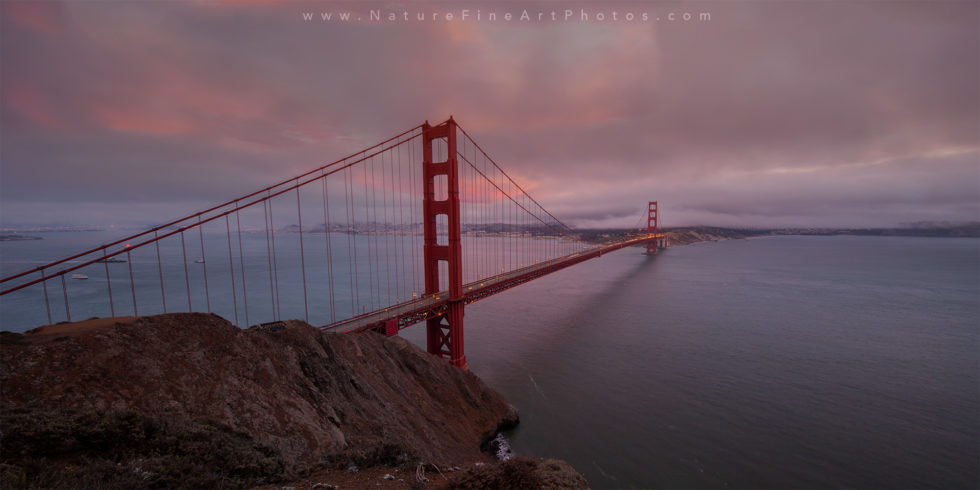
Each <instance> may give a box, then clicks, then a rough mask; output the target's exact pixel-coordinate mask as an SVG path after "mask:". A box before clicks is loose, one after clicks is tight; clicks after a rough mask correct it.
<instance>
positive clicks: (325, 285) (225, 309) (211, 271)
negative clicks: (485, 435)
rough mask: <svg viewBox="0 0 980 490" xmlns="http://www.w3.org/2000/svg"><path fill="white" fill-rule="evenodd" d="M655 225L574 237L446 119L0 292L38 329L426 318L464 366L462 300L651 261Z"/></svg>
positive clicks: (355, 323) (432, 333)
mask: <svg viewBox="0 0 980 490" xmlns="http://www.w3.org/2000/svg"><path fill="white" fill-rule="evenodd" d="M659 218H660V217H659V210H658V206H657V203H656V202H650V203H649V204H648V206H647V207H646V209H645V213H644V217H643V219H645V221H646V229H638V230H636V232H635V233H634V234H631V235H629V236H627V237H626V238H624V239H621V240H619V241H616V242H613V243H603V244H598V243H589V242H586V241H583V240H582V239H581V236H580V234H579V233H578V232H576V231H575V230H573V229H572V228H570V227H569V226H567V225H566V224H565V223H563V222H562V221H561V220H559V219H558V218H556V217H555V216H554V215H553V214H551V213H550V212H549V211H548V210H547V209H545V208H544V207H543V206H542V205H541V204H540V203H539V202H538V201H536V200H535V199H534V198H533V197H531V196H530V195H529V194H528V193H527V192H526V190H525V189H524V188H523V187H521V186H520V185H519V184H518V183H517V182H515V181H514V179H512V178H511V177H510V176H509V175H508V174H507V173H506V172H504V170H503V169H502V168H501V167H500V166H499V165H498V164H497V162H495V161H494V160H493V159H492V158H490V156H489V155H488V154H487V153H486V152H485V151H484V150H483V148H481V147H480V146H479V145H478V144H477V143H476V142H475V141H474V140H473V138H472V137H471V136H470V135H469V133H467V132H466V131H465V130H464V129H463V128H462V127H460V126H459V125H458V124H457V123H456V121H454V120H453V119H452V118H449V119H448V120H447V121H445V122H442V123H441V124H438V125H435V126H430V125H429V124H428V123H425V124H422V125H419V126H416V127H414V128H411V129H409V130H407V131H405V132H403V133H401V134H398V135H397V136H394V137H392V138H389V139H387V140H385V141H382V142H381V143H378V144H376V145H374V146H371V147H369V148H366V149H364V150H362V151H360V152H358V153H355V154H352V155H349V156H347V157H345V158H342V159H340V160H337V161H334V162H331V163H329V164H326V165H323V166H321V167H319V168H316V169H314V170H311V171H309V172H306V173H304V174H302V175H298V176H296V177H293V178H291V179H288V180H284V181H282V182H279V183H277V184H274V185H271V186H269V187H266V188H263V189H260V190H258V191H255V192H252V193H250V194H246V195H244V196H242V197H239V198H237V199H235V200H232V201H228V202H225V203H223V204H220V205H217V206H213V207H211V208H208V209H205V210H203V211H200V212H197V213H194V214H191V215H189V216H185V217H183V218H180V219H177V220H173V221H170V222H167V223H164V224H161V225H158V226H154V227H152V228H149V229H147V230H145V231H142V232H140V233H137V234H134V235H130V236H127V237H125V238H121V239H119V240H115V241H112V242H111V243H106V244H103V245H101V246H98V247H95V248H92V249H90V250H86V251H84V252H81V253H77V254H74V255H71V256H68V257H65V258H62V259H59V260H55V261H52V262H49V263H45V264H43V265H38V266H36V267H33V268H29V269H27V270H24V271H22V272H19V273H16V274H12V275H9V276H7V277H4V278H3V279H0V288H2V290H0V299H3V300H4V302H5V303H7V304H8V305H10V304H15V303H20V304H21V305H28V306H34V307H36V308H40V304H41V301H42V300H43V305H44V314H45V315H46V318H47V322H48V323H54V322H55V321H72V317H73V316H74V317H75V318H76V319H80V318H88V317H91V316H105V315H107V314H108V315H109V316H117V315H128V314H132V315H134V316H138V315H139V314H140V313H141V312H142V313H143V314H147V313H160V312H163V313H166V312H172V311H206V312H209V313H211V312H214V313H218V314H221V315H222V316H224V317H226V318H228V319H231V320H233V321H234V323H235V324H236V325H242V323H241V322H242V321H244V325H251V324H253V322H256V323H258V322H266V323H269V322H278V321H281V320H282V319H283V318H284V315H283V311H286V312H288V315H289V316H287V317H286V318H294V317H300V315H302V318H304V319H305V320H306V321H307V322H308V323H313V324H315V325H321V327H320V328H322V329H328V330H333V331H340V332H353V331H364V330H378V331H381V332H384V333H385V334H387V335H395V334H396V333H397V332H398V331H399V330H400V329H402V328H405V327H408V326H410V325H414V324H416V323H420V322H425V323H426V327H427V339H428V340H427V343H428V346H427V347H428V351H429V352H430V353H432V354H435V355H438V356H441V357H443V358H445V359H447V360H448V361H449V362H451V363H452V364H453V365H455V366H459V367H462V368H465V367H466V365H467V363H466V356H465V353H464V349H463V345H464V342H463V311H464V307H465V305H467V304H470V303H473V302H475V301H478V300H480V299H483V298H486V297H489V296H492V295H494V294H497V293H499V292H501V291H504V290H507V289H509V288H512V287H514V286H517V285H520V284H523V283H525V282H528V281H531V280H534V279H536V278H539V277H541V276H544V275H546V274H549V273H551V272H554V271H557V270H560V269H563V268H565V267H569V266H572V265H575V264H577V263H579V262H582V261H585V260H589V259H592V258H595V257H600V256H601V255H603V254H606V253H609V252H612V251H615V250H619V249H621V248H624V247H629V246H634V245H646V251H647V253H649V254H655V253H657V250H658V249H659V248H663V247H666V246H669V242H668V239H667V236H666V235H665V234H664V233H661V232H660V231H659V224H660V219H659ZM317 221H319V224H316V225H313V226H310V224H309V223H311V222H317ZM277 223H278V224H279V226H280V228H278V229H277V228H276V226H277ZM283 223H289V224H288V225H286V226H283ZM41 321H43V319H42V320H41Z"/></svg>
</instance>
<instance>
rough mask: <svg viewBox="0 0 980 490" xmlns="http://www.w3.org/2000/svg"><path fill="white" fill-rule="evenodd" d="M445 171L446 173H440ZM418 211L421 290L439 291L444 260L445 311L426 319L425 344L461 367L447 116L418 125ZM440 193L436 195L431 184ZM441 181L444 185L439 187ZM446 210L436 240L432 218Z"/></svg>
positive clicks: (451, 124)
mask: <svg viewBox="0 0 980 490" xmlns="http://www.w3.org/2000/svg"><path fill="white" fill-rule="evenodd" d="M440 139H445V142H446V143H445V144H446V160H445V161H442V162H436V161H433V156H432V153H433V152H432V150H433V143H434V142H435V141H436V140H440ZM442 176H445V179H441V177H442ZM422 181H423V186H424V189H423V192H422V213H423V221H422V225H423V230H424V239H425V241H424V246H423V260H424V262H425V294H426V295H435V294H439V293H440V292H441V291H442V290H443V288H442V285H441V284H440V278H439V265H440V262H445V263H446V266H445V268H446V272H447V278H448V280H449V284H447V285H446V290H447V291H448V293H449V307H448V309H447V310H446V311H445V312H440V314H439V315H438V316H436V317H434V318H430V319H428V320H426V327H427V331H426V334H427V342H426V344H427V347H428V351H429V353H430V354H433V355H437V356H439V357H442V358H443V359H446V360H447V361H449V362H450V363H451V364H452V365H453V366H456V367H459V368H462V369H466V368H467V363H466V355H465V354H464V352H463V306H464V303H463V253H462V244H461V241H460V224H459V221H460V212H459V166H458V165H457V161H456V121H454V120H453V118H452V117H450V118H449V120H448V121H446V122H444V123H442V124H440V125H438V126H430V125H429V123H428V121H426V123H425V124H424V125H423V126H422ZM437 181H439V182H438V183H439V189H438V190H439V191H440V192H439V193H440V195H445V196H446V198H445V199H439V200H437V199H436V197H437V196H436V190H437V189H436V184H437ZM443 186H444V187H445V189H443V188H442V187H443ZM439 216H445V221H446V225H445V226H446V238H445V242H444V243H440V240H439V238H440V235H439V231H440V230H439V228H438V226H437V218H438V217H439Z"/></svg>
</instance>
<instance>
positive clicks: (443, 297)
mask: <svg viewBox="0 0 980 490" xmlns="http://www.w3.org/2000/svg"><path fill="white" fill-rule="evenodd" d="M665 236H666V234H665V233H657V234H656V235H652V234H650V235H643V236H641V237H638V238H630V239H627V240H622V241H618V242H614V243H609V244H606V245H601V246H599V247H596V248H592V249H589V250H584V251H581V252H576V253H573V254H571V255H566V256H564V257H559V258H557V259H551V260H548V261H545V262H541V263H538V264H535V265H532V266H528V267H523V268H520V269H515V270H513V271H511V272H507V273H504V274H499V275H496V276H493V277H489V278H486V279H483V280H482V281H476V282H471V283H469V284H464V285H463V296H462V298H461V299H460V300H461V301H464V302H465V303H466V304H470V303H473V302H475V301H479V300H481V299H483V298H486V297H488V296H492V295H494V294H497V293H500V292H502V291H505V290H507V289H510V288H512V287H514V286H518V285H520V284H524V283H525V282H528V281H530V280H532V279H537V278H539V277H541V276H544V275H546V274H550V273H552V272H555V271H558V270H561V269H564V268H566V267H569V266H572V265H575V264H578V263H579V262H583V261H586V260H589V259H592V258H595V257H600V256H602V254H606V253H609V252H613V251H616V250H619V249H621V248H626V247H631V246H633V245H641V244H644V243H647V242H649V241H651V240H656V239H660V238H663V237H665ZM448 305H449V292H448V291H442V292H439V293H435V294H429V295H426V296H423V297H421V298H417V299H413V300H410V301H406V302H404V303H400V304H397V305H392V306H390V307H388V308H385V309H382V310H377V311H372V312H368V313H364V314H361V315H358V316H355V317H351V318H348V319H346V320H341V321H339V322H335V323H331V324H329V325H324V326H322V327H319V328H320V329H322V330H328V331H332V332H343V333H346V332H360V331H364V330H374V329H376V330H380V331H382V332H384V331H387V332H388V333H389V334H393V333H394V331H395V328H397V330H401V329H403V328H405V327H409V326H411V325H414V324H416V323H419V322H421V321H424V320H426V319H428V318H432V317H435V316H439V315H442V314H444V313H445V312H446V311H447V310H448V308H449V306H448Z"/></svg>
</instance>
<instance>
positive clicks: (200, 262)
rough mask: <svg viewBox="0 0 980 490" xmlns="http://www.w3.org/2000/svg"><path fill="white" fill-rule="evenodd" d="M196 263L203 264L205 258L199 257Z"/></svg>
mask: <svg viewBox="0 0 980 490" xmlns="http://www.w3.org/2000/svg"><path fill="white" fill-rule="evenodd" d="M194 263H195V264H203V263H204V259H197V260H195V261H194Z"/></svg>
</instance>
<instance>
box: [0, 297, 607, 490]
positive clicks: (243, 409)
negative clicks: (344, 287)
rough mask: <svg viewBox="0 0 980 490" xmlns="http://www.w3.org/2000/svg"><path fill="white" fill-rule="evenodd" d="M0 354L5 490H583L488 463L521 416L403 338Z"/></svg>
mask: <svg viewBox="0 0 980 490" xmlns="http://www.w3.org/2000/svg"><path fill="white" fill-rule="evenodd" d="M0 353H2V356H0V487H2V488H67V487H71V488H107V487H113V488H202V487H207V488H226V487H231V488H242V487H255V486H263V487H268V488H280V487H282V486H292V487H294V488H364V487H367V486H370V487H372V488H424V487H436V488H441V487H448V488H474V487H494V486H504V487H514V488H540V487H542V486H544V487H552V488H561V487H579V488H580V487H584V486H587V485H588V483H587V482H586V481H585V479H584V478H583V477H582V476H581V475H579V474H578V473H576V472H575V471H574V470H572V469H571V468H570V467H569V466H568V465H567V464H565V463H562V462H558V461H553V460H549V461H540V460H536V459H532V458H515V459H514V460H511V461H507V462H503V463H501V462H497V461H496V458H494V457H493V456H492V455H491V454H489V453H488V452H486V451H485V449H487V447H488V442H489V441H490V440H491V439H492V438H493V437H494V436H495V435H496V434H498V433H499V431H500V430H502V429H504V428H506V427H509V426H513V425H515V424H517V422H518V416H517V412H516V410H515V409H514V408H513V407H512V406H510V405H509V404H508V403H507V401H506V400H504V398H503V397H501V396H500V395H499V394H498V393H496V392H495V391H494V390H492V389H491V388H489V387H488V386H486V385H485V384H484V383H483V382H482V381H481V380H480V379H479V378H477V377H476V376H475V375H474V374H473V373H471V372H467V371H463V370H460V369H457V368H454V367H452V366H450V365H449V364H448V363H446V362H444V361H443V360H441V359H438V358H436V357H434V356H431V355H429V354H427V353H425V352H423V351H422V350H420V349H418V348H417V347H415V346H414V345H412V344H411V343H409V342H408V341H406V340H404V339H402V338H400V337H397V336H396V337H390V338H386V337H384V336H382V335H380V334H374V333H367V334H360V335H353V334H349V335H342V334H331V333H325V332H321V331H319V330H317V329H315V328H313V327H311V326H309V325H307V324H305V323H303V322H299V321H287V322H283V323H282V324H281V325H277V326H276V327H275V328H267V327H265V328H252V329H249V330H241V329H239V328H236V327H235V326H233V325H231V324H230V323H229V322H227V321H226V320H224V319H222V318H220V317H218V316H216V315H209V314H199V313H180V314H166V315H155V316H147V317H139V318H134V317H127V318H106V319H91V320H87V321H83V322H76V323H65V324H57V325H49V326H45V327H40V328H37V329H34V330H32V331H30V332H27V333H24V334H18V333H12V332H0ZM481 447H482V448H483V449H484V450H481Z"/></svg>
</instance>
